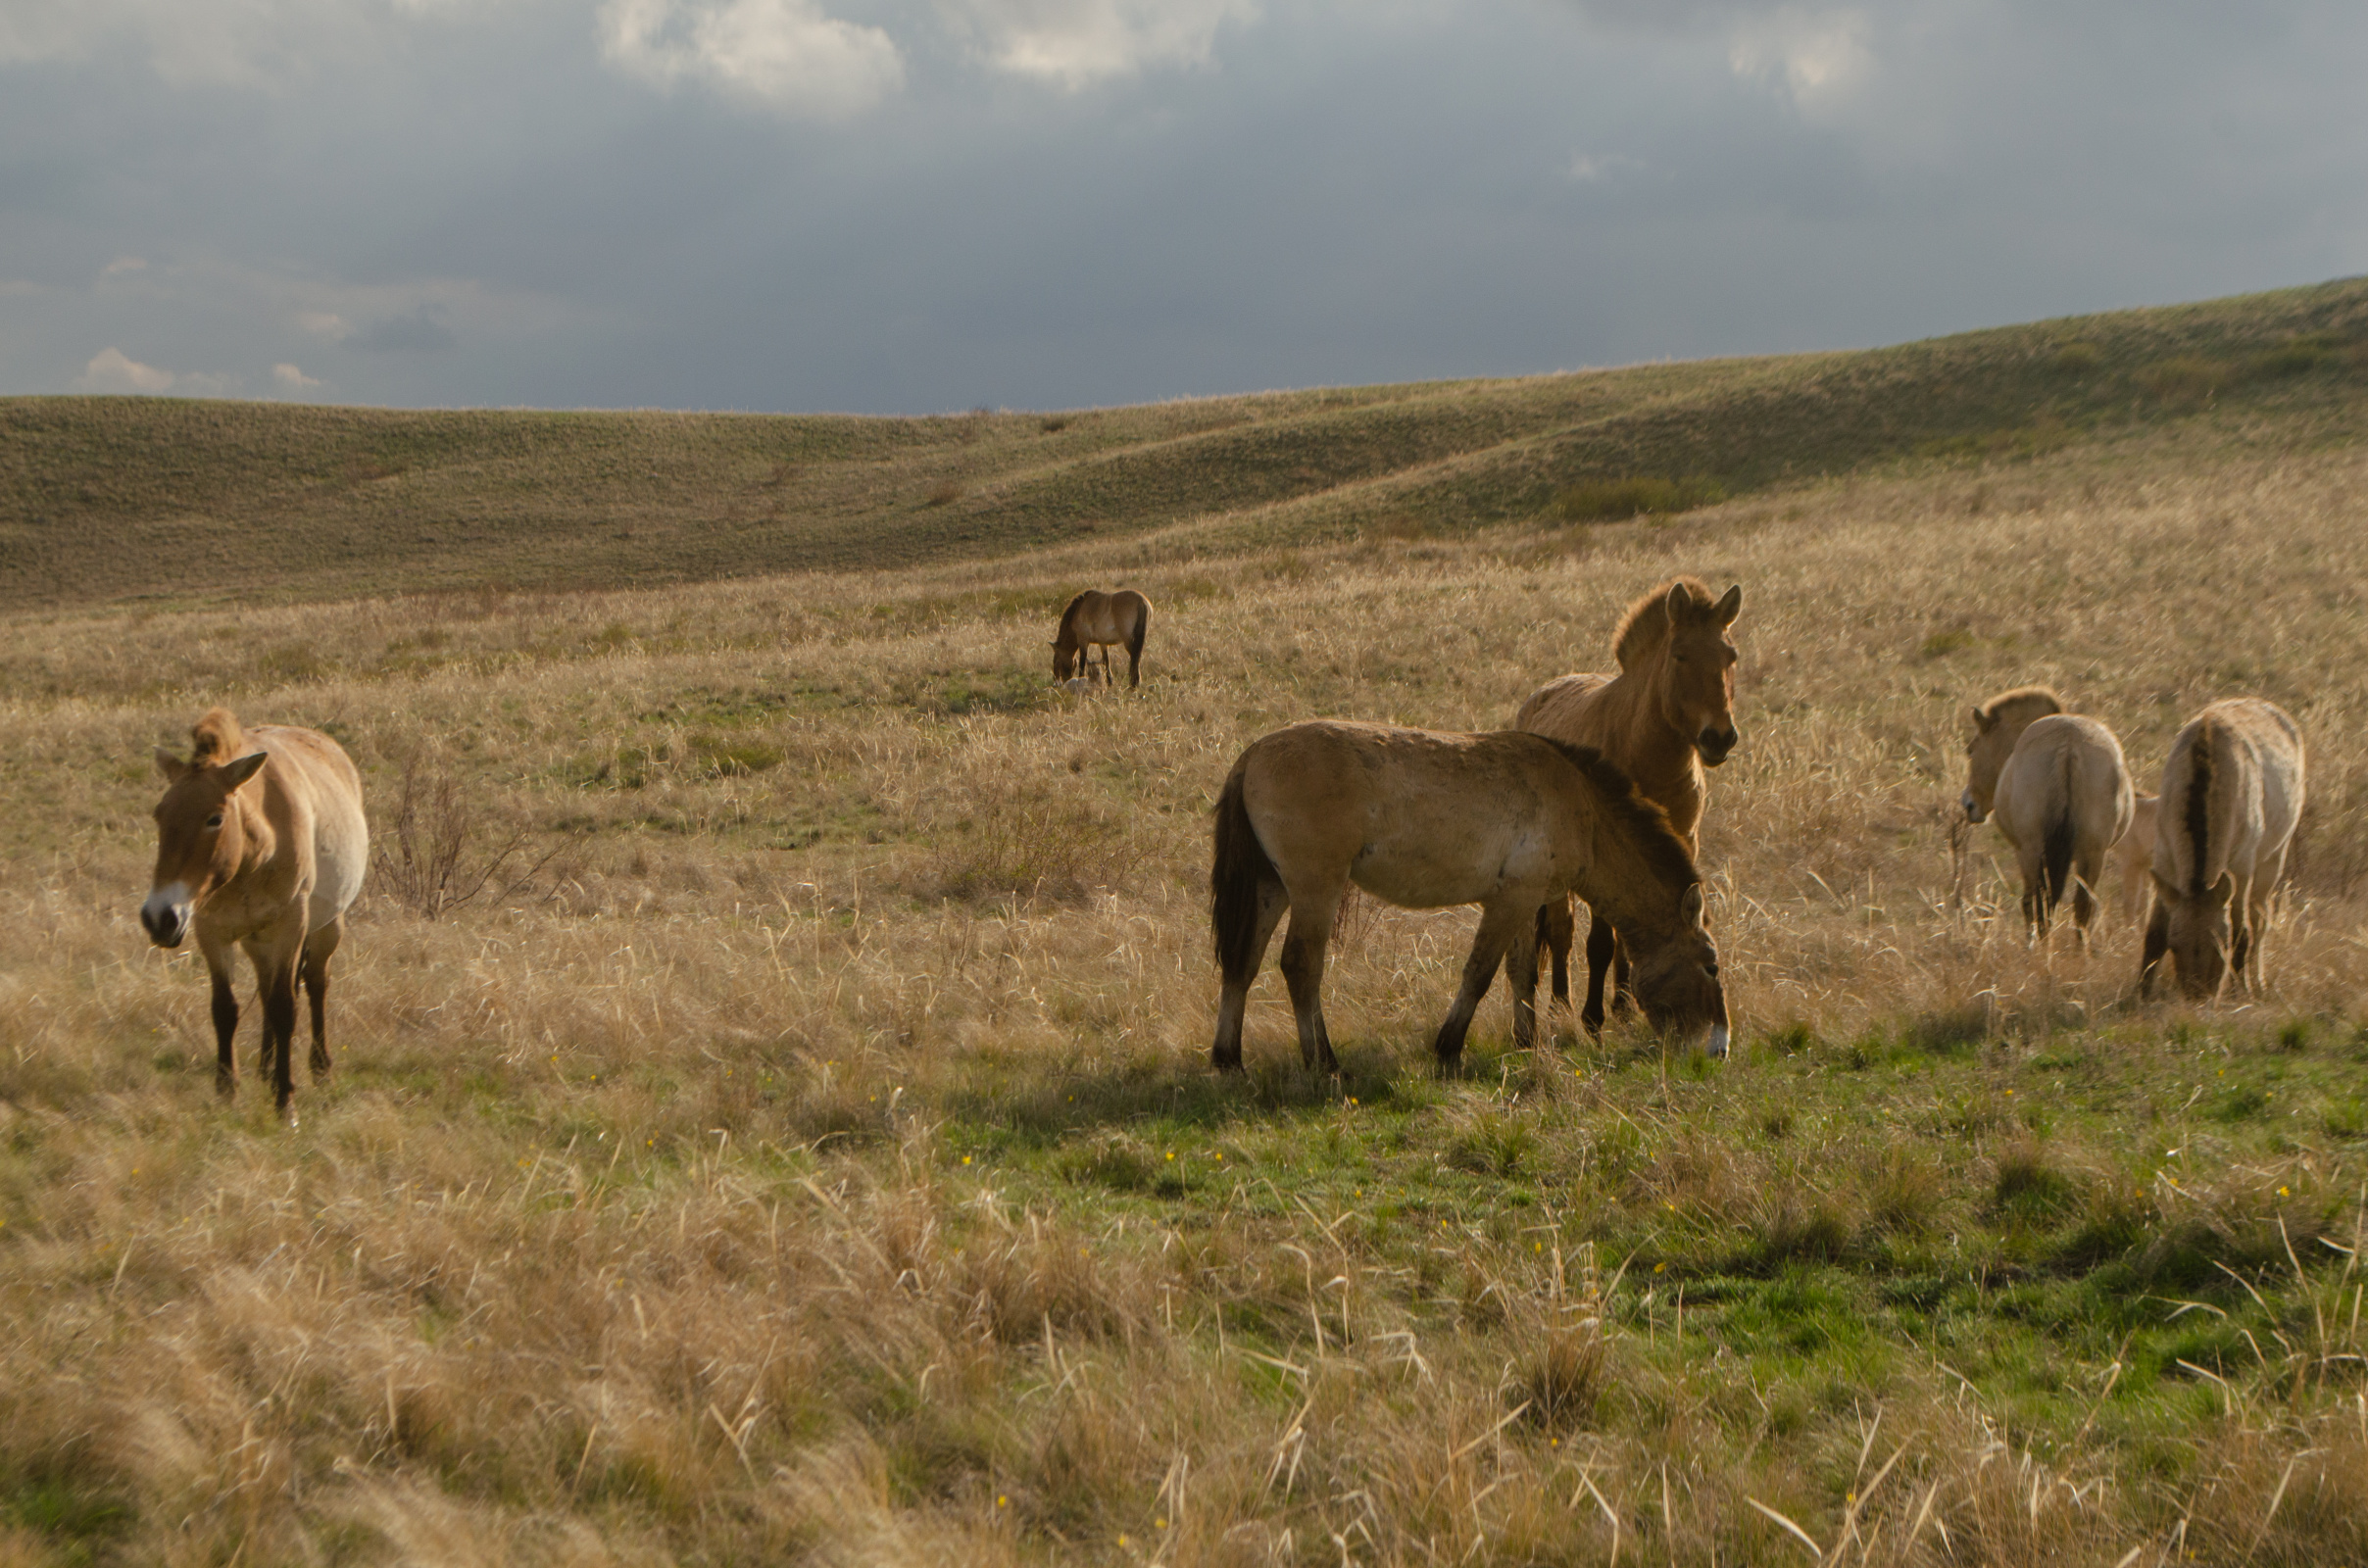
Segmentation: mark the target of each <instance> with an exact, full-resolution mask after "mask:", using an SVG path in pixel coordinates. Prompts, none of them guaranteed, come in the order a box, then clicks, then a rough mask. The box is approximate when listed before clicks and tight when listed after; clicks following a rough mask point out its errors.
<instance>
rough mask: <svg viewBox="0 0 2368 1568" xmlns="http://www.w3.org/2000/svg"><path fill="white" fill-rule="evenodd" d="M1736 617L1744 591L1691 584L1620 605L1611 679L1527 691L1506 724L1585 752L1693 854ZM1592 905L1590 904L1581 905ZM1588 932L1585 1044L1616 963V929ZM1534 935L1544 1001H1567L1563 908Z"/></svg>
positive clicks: (1568, 928)
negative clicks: (1624, 780) (1543, 949)
mask: <svg viewBox="0 0 2368 1568" xmlns="http://www.w3.org/2000/svg"><path fill="white" fill-rule="evenodd" d="M1741 613H1743V588H1742V587H1741V585H1737V586H1735V587H1731V588H1729V589H1728V590H1727V591H1726V594H1725V596H1724V597H1722V598H1720V599H1718V600H1716V601H1713V600H1712V599H1711V597H1710V590H1709V589H1708V588H1707V587H1705V586H1704V585H1703V584H1702V582H1700V581H1698V580H1697V579H1695V578H1693V577H1679V578H1676V579H1675V580H1673V581H1670V582H1666V583H1663V584H1661V585H1660V586H1659V587H1658V588H1655V589H1653V591H1652V592H1651V593H1649V594H1647V595H1645V596H1644V597H1643V598H1642V599H1639V600H1638V601H1637V602H1636V603H1635V604H1633V605H1630V606H1629V607H1628V613H1627V614H1625V615H1624V616H1622V617H1621V619H1620V624H1619V629H1618V630H1617V631H1615V632H1613V633H1612V638H1611V652H1612V657H1613V658H1615V659H1617V660H1618V661H1619V665H1620V670H1619V673H1618V674H1616V675H1563V676H1561V677H1559V678H1557V679H1554V680H1551V681H1548V682H1547V683H1546V684H1545V685H1543V686H1541V687H1539V688H1538V689H1537V690H1536V691H1535V692H1532V693H1531V694H1530V697H1529V701H1527V702H1525V703H1523V704H1522V705H1521V711H1519V712H1517V713H1515V714H1514V715H1513V724H1514V726H1515V727H1516V728H1519V729H1525V730H1529V731H1532V732H1533V733H1535V734H1539V735H1543V736H1545V737H1547V738H1548V739H1549V740H1557V741H1564V742H1567V743H1568V744H1570V745H1573V746H1588V747H1593V748H1594V749H1595V750H1597V751H1599V752H1602V753H1603V756H1604V757H1605V758H1607V759H1609V760H1610V761H1611V762H1612V763H1613V764H1614V765H1615V766H1617V767H1619V768H1620V769H1622V770H1623V771H1624V772H1626V773H1627V774H1628V776H1629V777H1631V778H1633V779H1635V780H1636V787H1637V790H1638V791H1639V793H1641V794H1642V795H1643V796H1644V797H1645V799H1647V800H1649V801H1652V802H1653V803H1654V804H1655V805H1657V806H1659V807H1660V809H1662V810H1664V811H1666V812H1667V813H1668V814H1669V825H1670V826H1671V827H1672V828H1674V829H1676V830H1677V832H1678V834H1679V835H1680V836H1681V837H1683V838H1684V839H1685V841H1686V846H1687V848H1688V850H1689V851H1691V852H1693V853H1696V854H1699V853H1701V849H1702V837H1701V828H1702V803H1703V800H1704V799H1705V798H1706V796H1707V794H1708V786H1707V783H1706V781H1705V780H1704V779H1703V777H1702V769H1703V768H1705V767H1716V766H1717V765H1718V764H1719V763H1721V762H1723V761H1725V760H1727V756H1728V754H1729V753H1731V752H1732V751H1734V750H1735V743H1736V741H1737V739H1738V736H1737V735H1736V732H1735V658H1736V655H1735V645H1734V644H1733V643H1731V642H1729V641H1728V640H1727V628H1729V627H1730V626H1732V625H1734V624H1735V617H1736V616H1737V615H1739V614H1741ZM1589 902H1590V904H1591V905H1593V901H1592V900H1590V901H1589ZM1594 915H1595V918H1594V921H1593V923H1592V924H1591V925H1590V926H1589V927H1588V931H1587V1004H1586V1005H1585V1007H1584V1008H1582V1009H1581V1011H1580V1013H1579V1021H1580V1022H1581V1023H1582V1024H1584V1025H1585V1026H1586V1028H1587V1032H1588V1033H1589V1034H1597V1033H1600V1032H1601V1031H1602V1030H1603V980H1604V975H1605V973H1606V972H1607V971H1613V976H1612V991H1613V993H1614V994H1615V995H1617V994H1618V992H1619V991H1620V990H1621V989H1622V985H1623V983H1624V981H1623V978H1622V976H1621V974H1620V973H1619V972H1617V971H1624V970H1625V968H1626V966H1627V965H1626V956H1625V955H1624V954H1623V953H1622V952H1621V951H1620V944H1619V938H1618V930H1619V922H1618V921H1616V920H1608V919H1605V918H1604V914H1603V907H1601V906H1594ZM1538 919H1539V935H1540V937H1541V939H1542V940H1543V941H1544V942H1545V943H1546V945H1547V946H1548V948H1549V949H1550V950H1551V951H1552V952H1553V954H1554V1000H1555V1001H1556V1002H1560V1003H1565V1004H1567V1003H1568V1002H1569V1001H1570V947H1571V938H1572V935H1573V925H1572V921H1571V912H1570V901H1569V900H1568V899H1555V900H1554V901H1553V902H1551V903H1550V904H1548V905H1547V906H1546V907H1545V908H1543V909H1541V910H1540V911H1539V912H1538Z"/></svg>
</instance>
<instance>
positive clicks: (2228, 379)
mask: <svg viewBox="0 0 2368 1568" xmlns="http://www.w3.org/2000/svg"><path fill="white" fill-rule="evenodd" d="M2235 379H2236V367H2235V366H2233V365H2231V364H2229V363H2228V362H2227V361H2226V360H2213V359H2206V358H2204V357H2203V356H2202V355H2200V354H2180V355H2175V356H2173V357H2172V358H2170V359H2167V360H2160V361H2157V362H2156V363H2154V364H2152V365H2149V366H2147V367H2146V368H2145V369H2143V370H2140V371H2139V372H2138V384H2139V385H2140V386H2142V387H2144V388H2145V389H2146V391H2147V392H2148V393H2150V394H2152V395H2153V397H2154V399H2155V400H2156V401H2157V402H2160V403H2163V404H2165V405H2167V406H2169V407H2171V408H2174V409H2197V408H2201V407H2202V406H2203V405H2205V404H2206V403H2209V402H2210V401H2211V400H2212V398H2213V396H2214V395H2215V394H2217V393H2218V392H2219V391H2220V390H2221V389H2222V388H2223V387H2226V386H2228V385H2230V384H2231V383H2232V382H2233V381H2234V380H2235Z"/></svg>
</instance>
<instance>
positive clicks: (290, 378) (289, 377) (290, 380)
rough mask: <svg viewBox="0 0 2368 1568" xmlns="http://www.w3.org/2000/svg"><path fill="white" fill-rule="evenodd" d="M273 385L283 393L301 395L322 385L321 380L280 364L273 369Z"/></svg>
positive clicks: (291, 366)
mask: <svg viewBox="0 0 2368 1568" xmlns="http://www.w3.org/2000/svg"><path fill="white" fill-rule="evenodd" d="M271 384H272V385H273V386H276V387H278V388H279V389H280V390H281V391H282V392H286V393H290V394H296V395H301V394H303V393H306V392H310V391H312V390H313V389H314V388H315V387H317V386H319V385H321V378H320V377H319V376H312V375H307V374H305V373H304V372H303V371H302V370H300V369H298V368H296V367H294V366H293V365H287V364H280V365H274V366H272V367H271Z"/></svg>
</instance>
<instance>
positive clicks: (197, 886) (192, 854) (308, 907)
mask: <svg viewBox="0 0 2368 1568" xmlns="http://www.w3.org/2000/svg"><path fill="white" fill-rule="evenodd" d="M191 737H192V739H193V740H194V742H195V748H194V750H193V751H192V753H191V755H190V758H189V760H187V761H185V762H184V761H182V760H180V759H179V758H177V757H174V756H173V754H172V753H171V752H168V751H165V750H163V749H162V748H159V750H158V751H157V754H156V764H157V766H158V767H159V768H161V769H162V770H163V771H164V774H165V778H166V780H167V788H166V790H165V798H164V799H163V800H162V801H159V802H158V803H157V807H156V828H157V850H156V877H155V880H154V883H153V885H152V886H151V888H150V890H149V894H148V900H147V902H146V903H145V904H142V905H141V906H140V924H141V925H142V926H144V927H145V928H146V929H147V932H148V936H149V939H150V940H151V941H153V942H154V943H155V944H156V945H157V946H158V947H160V948H177V947H179V946H180V945H181V939H182V938H183V937H184V936H186V935H188V934H189V932H190V930H191V928H192V927H193V926H194V928H195V930H196V932H197V948H198V952H200V953H201V954H203V955H205V959H206V969H207V971H208V972H209V973H210V974H212V976H213V977H214V1042H215V1047H216V1051H217V1053H218V1054H217V1056H216V1058H215V1066H214V1086H215V1088H216V1089H217V1090H218V1091H220V1092H221V1093H222V1095H224V1096H227V1095H229V1094H230V1093H231V1092H232V1091H233V1089H234V1088H235V1086H236V1084H237V1076H238V1075H237V1066H236V1063H235V1062H234V1061H233V1060H232V1058H231V1054H230V1038H231V1036H232V1035H233V1034H235V1033H236V1032H237V1029H238V1002H237V999H236V998H235V997H233V996H232V995H231V991H230V970H231V964H232V962H233V959H232V957H231V952H230V950H231V949H232V948H233V947H237V948H240V949H243V950H244V951H245V953H246V955H247V958H248V960H249V961H250V962H252V963H253V964H254V965H255V979H256V984H257V987H258V989H259V990H260V991H261V993H262V996H263V1054H262V1067H263V1069H265V1070H268V1071H270V1073H271V1089H272V1094H273V1096H274V1100H275V1103H276V1104H277V1106H278V1109H279V1113H280V1114H281V1115H282V1116H286V1117H288V1119H289V1120H291V1121H293V1120H294V1119H295V1118H294V1116H293V1115H292V1114H291V1113H290V1111H289V1109H288V1101H289V1099H290V1098H291V1097H292V1096H293V1095H294V1094H295V1083H294V1073H293V1068H292V1067H291V1065H290V1057H291V1056H292V1055H293V1054H294V1051H295V1045H296V982H297V979H298V977H299V975H301V976H302V978H303V981H304V989H305V991H306V992H307V993H308V994H309V995H310V997H311V999H312V1004H313V1062H312V1065H313V1079H314V1081H315V1082H316V1083H318V1082H319V1081H320V1080H321V1079H322V1078H324V1077H326V1076H327V1075H328V1071H329V1048H328V1038H327V1034H326V1030H325V1027H324V1018H325V1011H326V1005H327V1001H328V985H329V956H330V955H331V954H334V953H335V952H336V951H337V944H338V942H339V941H340V940H342V939H343V937H344V935H345V911H346V910H347V909H348V908H349V907H352V905H353V902H354V896H355V895H356V894H358V893H360V892H361V891H362V877H363V873H364V872H365V871H366V870H368V868H369V864H370V828H369V824H368V823H367V822H365V821H364V819H363V815H362V775H361V774H359V773H358V772H356V771H355V770H354V764H353V761H352V760H351V759H349V758H348V757H347V756H346V755H345V753H344V752H343V751H342V750H341V749H340V748H339V747H338V745H337V743H336V742H335V741H333V740H330V739H329V738H328V737H327V736H326V735H323V734H321V733H320V732H319V731H318V730H309V729H294V728H289V727H285V726H282V725H277V724H268V725H257V726H256V727H255V728H254V729H252V730H242V729H240V728H239V724H238V720H237V719H236V718H235V717H233V716H232V714H231V712H230V711H229V710H228V709H226V708H217V709H214V710H212V711H209V712H208V713H207V714H206V716H205V717H203V718H201V719H199V720H198V721H197V727H196V728H195V729H194V730H193V731H191Z"/></svg>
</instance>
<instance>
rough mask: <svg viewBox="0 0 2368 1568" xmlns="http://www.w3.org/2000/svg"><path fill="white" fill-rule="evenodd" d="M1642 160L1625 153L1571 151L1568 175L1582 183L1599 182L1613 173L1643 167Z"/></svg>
mask: <svg viewBox="0 0 2368 1568" xmlns="http://www.w3.org/2000/svg"><path fill="white" fill-rule="evenodd" d="M1644 167H1645V165H1644V161H1643V160H1641V159H1636V158H1631V157H1629V156H1628V155H1627V154H1626V153H1572V154H1571V155H1570V177H1571V178H1572V179H1574V180H1577V181H1578V182H1579V183H1580V184H1582V185H1594V184H1599V183H1601V182H1602V181H1603V180H1606V179H1609V178H1611V177H1612V176H1613V175H1614V174H1624V173H1627V172H1630V171H1632V170H1638V169H1642V168H1644Z"/></svg>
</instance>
